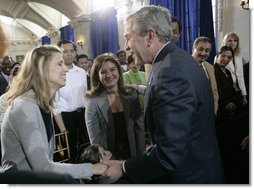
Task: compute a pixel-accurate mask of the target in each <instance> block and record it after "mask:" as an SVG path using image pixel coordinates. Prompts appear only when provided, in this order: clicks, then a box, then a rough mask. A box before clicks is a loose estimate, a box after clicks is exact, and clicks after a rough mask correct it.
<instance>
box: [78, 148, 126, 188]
mask: <svg viewBox="0 0 254 189" xmlns="http://www.w3.org/2000/svg"><path fill="white" fill-rule="evenodd" d="M112 159H114V157H113V155H112V153H111V152H110V151H107V150H105V149H104V148H103V147H102V146H101V145H99V144H92V145H90V146H88V147H87V148H86V149H84V151H83V153H82V154H81V155H80V157H79V162H80V163H92V170H93V175H95V177H97V178H99V179H97V180H98V183H101V184H106V183H114V182H116V181H117V180H119V179H120V178H121V177H122V176H123V175H124V172H123V169H122V167H123V165H122V164H123V161H120V160H112ZM98 176H99V177H98Z"/></svg>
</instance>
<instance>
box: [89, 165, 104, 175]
mask: <svg viewBox="0 0 254 189" xmlns="http://www.w3.org/2000/svg"><path fill="white" fill-rule="evenodd" d="M107 168H108V167H107V166H106V165H104V164H101V163H96V164H93V165H92V169H93V175H102V173H104V171H106V169H107Z"/></svg>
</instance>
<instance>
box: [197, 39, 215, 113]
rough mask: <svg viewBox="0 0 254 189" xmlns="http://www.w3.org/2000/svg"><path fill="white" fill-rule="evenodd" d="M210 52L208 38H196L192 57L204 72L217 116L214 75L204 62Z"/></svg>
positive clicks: (210, 66) (208, 64)
mask: <svg viewBox="0 0 254 189" xmlns="http://www.w3.org/2000/svg"><path fill="white" fill-rule="evenodd" d="M211 50H212V41H211V40H210V39H209V38H208V37H198V38H197V39H195V41H194V43H193V46H192V57H193V58H194V59H195V60H196V62H197V63H198V65H199V66H200V67H201V68H202V70H204V73H205V74H206V77H207V79H208V80H209V82H210V86H211V89H212V93H213V101H214V114H215V116H216V115H217V111H218V101H219V94H218V89H217V83H216V78H215V75H214V67H213V65H212V64H210V63H209V62H207V61H206V60H207V59H208V58H209V55H210V52H211Z"/></svg>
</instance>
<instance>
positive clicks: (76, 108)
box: [54, 40, 89, 163]
mask: <svg viewBox="0 0 254 189" xmlns="http://www.w3.org/2000/svg"><path fill="white" fill-rule="evenodd" d="M57 45H58V46H59V47H60V49H61V50H62V51H63V54H62V56H63V60H64V64H65V66H66V67H67V68H68V69H69V72H68V73H67V74H66V85H65V86H64V87H62V88H61V89H59V91H58V95H56V98H57V106H56V108H55V110H54V118H55V122H56V125H57V126H58V128H59V130H60V132H65V131H66V130H68V131H69V135H68V136H69V137H68V139H69V146H70V161H71V162H72V163H75V162H76V161H77V154H78V151H79V147H80V145H81V144H84V143H87V142H88V141H89V139H88V135H87V131H86V126H85V117H84V115H85V107H86V99H85V93H86V90H87V74H86V71H85V70H83V69H82V68H80V67H77V66H75V65H74V63H73V61H74V59H75V56H76V45H75V44H74V43H73V42H72V41H69V40H62V41H59V43H58V44H57ZM58 128H57V129H58Z"/></svg>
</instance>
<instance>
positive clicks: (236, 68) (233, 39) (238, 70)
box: [223, 32, 248, 105]
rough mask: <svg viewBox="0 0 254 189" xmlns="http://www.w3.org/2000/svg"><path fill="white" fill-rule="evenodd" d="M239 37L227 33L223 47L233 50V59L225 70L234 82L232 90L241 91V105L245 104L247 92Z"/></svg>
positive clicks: (244, 61)
mask: <svg viewBox="0 0 254 189" xmlns="http://www.w3.org/2000/svg"><path fill="white" fill-rule="evenodd" d="M239 40H240V39H239V36H238V35H237V34H236V33H232V32H229V33H227V34H226V35H225V36H224V38H223V45H226V46H228V47H231V48H232V49H233V50H234V58H233V59H232V60H231V61H230V63H229V64H228V65H227V67H226V68H227V69H228V70H229V71H230V73H231V75H232V79H233V82H234V88H235V89H236V90H237V91H241V94H242V103H243V105H245V104H247V103H248V101H247V92H246V86H245V82H244V72H243V64H244V63H247V61H246V60H245V59H244V58H243V56H242V54H241V48H240V41H239Z"/></svg>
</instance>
